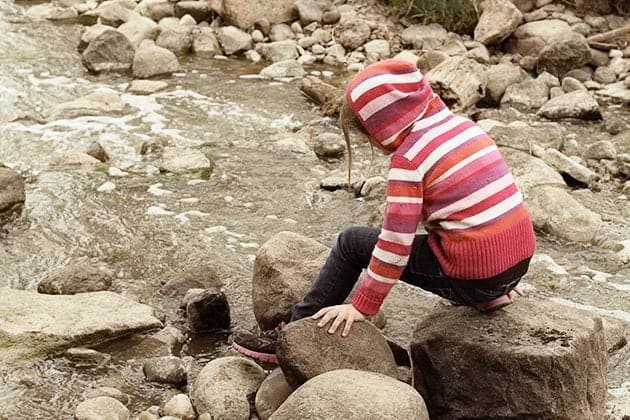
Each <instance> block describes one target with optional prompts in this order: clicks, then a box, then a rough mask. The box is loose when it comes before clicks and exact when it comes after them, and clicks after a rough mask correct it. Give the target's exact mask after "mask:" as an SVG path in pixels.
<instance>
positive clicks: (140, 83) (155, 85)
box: [127, 80, 168, 95]
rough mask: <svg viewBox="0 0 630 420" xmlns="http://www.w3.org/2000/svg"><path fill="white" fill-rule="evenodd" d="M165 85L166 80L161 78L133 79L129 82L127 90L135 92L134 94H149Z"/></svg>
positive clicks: (166, 85)
mask: <svg viewBox="0 0 630 420" xmlns="http://www.w3.org/2000/svg"><path fill="white" fill-rule="evenodd" d="M167 87H168V82H164V81H162V80H134V81H133V82H131V84H129V87H128V88H127V92H131V93H135V94H136V95H150V94H152V93H155V92H158V91H160V90H164V89H166V88H167Z"/></svg>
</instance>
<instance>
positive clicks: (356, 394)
mask: <svg viewBox="0 0 630 420" xmlns="http://www.w3.org/2000/svg"><path fill="white" fill-rule="evenodd" d="M365 350H366V349H364V351H365ZM372 418H378V419H387V420H398V419H408V420H428V419H429V415H428V413H427V408H426V405H425V403H424V401H423V400H422V397H421V396H420V395H419V394H418V392H416V391H415V390H414V389H413V388H412V387H411V386H409V385H407V384H405V383H403V382H400V381H397V380H396V379H393V378H390V377H388V376H386V375H382V374H379V373H374V372H362V371H360V370H351V369H340V370H334V371H332V372H327V373H323V374H321V375H319V376H317V377H316V378H313V379H311V380H310V381H308V382H307V383H305V384H304V385H302V386H301V387H300V388H298V389H297V390H296V391H295V392H294V393H293V394H291V396H289V398H288V399H287V400H286V401H285V402H284V404H282V405H281V406H280V408H278V410H277V411H276V412H275V413H274V414H273V415H272V416H271V417H270V420H293V419H322V420H323V419H345V420H364V419H372Z"/></svg>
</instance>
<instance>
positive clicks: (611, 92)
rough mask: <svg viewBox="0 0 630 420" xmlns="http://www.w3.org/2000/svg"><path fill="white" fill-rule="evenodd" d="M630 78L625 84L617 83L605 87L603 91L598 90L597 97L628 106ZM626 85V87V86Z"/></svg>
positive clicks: (629, 101)
mask: <svg viewBox="0 0 630 420" xmlns="http://www.w3.org/2000/svg"><path fill="white" fill-rule="evenodd" d="M629 81H630V77H629V78H627V79H626V80H625V82H617V83H613V84H610V85H607V86H606V87H605V88H604V89H601V90H598V91H597V95H598V96H603V97H605V98H607V99H612V100H614V101H619V102H621V103H624V104H630V82H629ZM626 84H627V86H626Z"/></svg>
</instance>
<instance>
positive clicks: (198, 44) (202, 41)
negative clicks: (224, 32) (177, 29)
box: [191, 27, 223, 57]
mask: <svg viewBox="0 0 630 420" xmlns="http://www.w3.org/2000/svg"><path fill="white" fill-rule="evenodd" d="M191 34H192V37H193V44H192V51H193V53H195V54H196V55H199V56H205V57H214V56H215V55H219V54H223V51H222V50H221V44H220V43H219V40H218V38H217V35H216V34H215V33H214V30H213V29H211V28H204V27H197V28H194V29H193V30H192V32H191Z"/></svg>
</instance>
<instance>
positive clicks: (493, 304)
mask: <svg viewBox="0 0 630 420" xmlns="http://www.w3.org/2000/svg"><path fill="white" fill-rule="evenodd" d="M511 304H512V300H511V299H510V297H509V296H508V295H503V296H499V297H498V298H496V299H493V300H491V301H490V302H486V303H483V304H481V305H477V309H478V310H479V311H481V312H483V313H490V312H494V311H498V310H499V309H501V308H505V307H506V306H508V305H511Z"/></svg>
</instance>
